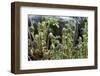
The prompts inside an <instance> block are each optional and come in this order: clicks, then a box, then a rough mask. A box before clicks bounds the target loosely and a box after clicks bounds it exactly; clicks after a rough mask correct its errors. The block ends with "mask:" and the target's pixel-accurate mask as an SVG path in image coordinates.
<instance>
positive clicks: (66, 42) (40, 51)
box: [28, 16, 88, 60]
mask: <svg viewBox="0 0 100 76" xmlns="http://www.w3.org/2000/svg"><path fill="white" fill-rule="evenodd" d="M34 17H35V16H33V18H34ZM68 18H69V19H67V18H66V19H61V18H58V17H56V16H41V21H38V22H37V24H35V20H32V21H30V22H31V25H30V26H28V60H54V59H78V58H87V56H88V48H87V47H88V46H87V42H88V23H87V22H86V21H84V25H83V26H84V28H83V34H82V36H83V41H82V38H81V37H79V39H78V41H79V43H78V44H77V45H76V46H73V43H74V37H73V36H74V34H75V30H76V25H75V22H74V21H75V19H74V18H73V17H68ZM83 18H84V19H85V20H87V18H86V17H83ZM60 24H61V25H62V26H60Z"/></svg>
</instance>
